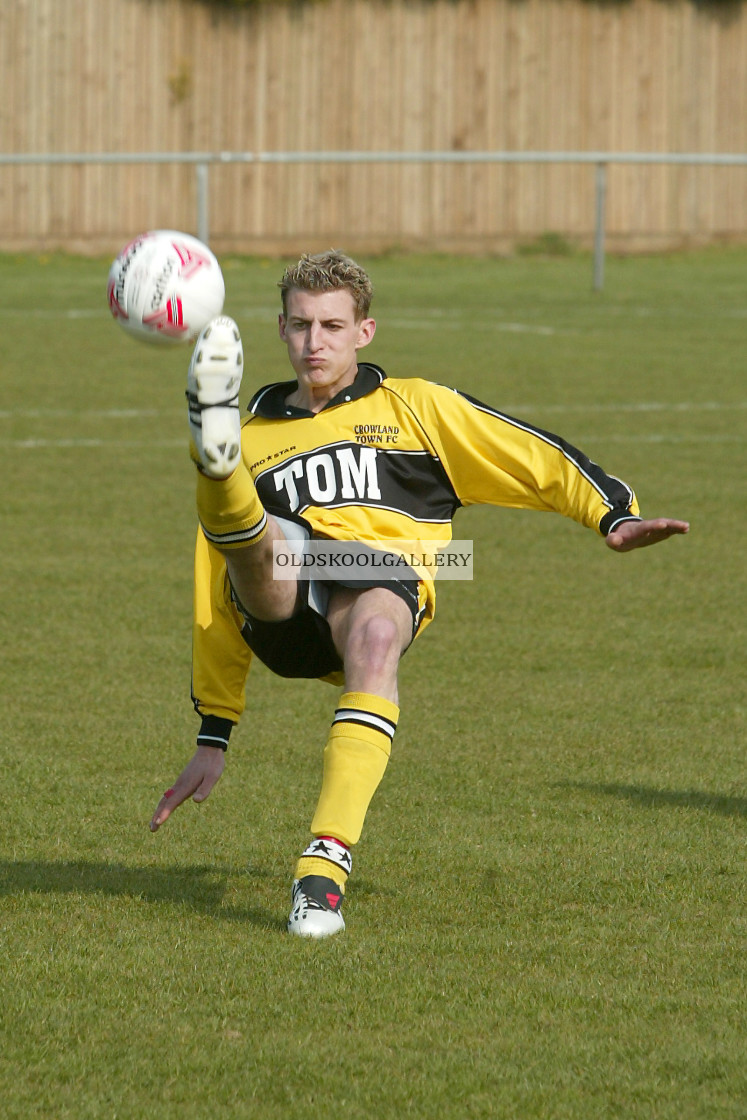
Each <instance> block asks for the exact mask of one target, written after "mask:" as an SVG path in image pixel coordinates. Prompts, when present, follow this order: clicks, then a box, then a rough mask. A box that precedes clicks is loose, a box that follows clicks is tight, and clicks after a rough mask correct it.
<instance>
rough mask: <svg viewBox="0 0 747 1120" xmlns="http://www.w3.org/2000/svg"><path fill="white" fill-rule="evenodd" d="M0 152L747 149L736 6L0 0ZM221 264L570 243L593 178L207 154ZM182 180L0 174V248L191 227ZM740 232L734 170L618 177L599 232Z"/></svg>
mask: <svg viewBox="0 0 747 1120" xmlns="http://www.w3.org/2000/svg"><path fill="white" fill-rule="evenodd" d="M0 60H1V61H0V68H1V69H0V73H1V75H2V91H3V97H2V104H1V105H0V155H2V154H3V153H5V154H7V153H13V152H16V153H29V152H42V153H47V152H56V153H62V152H88V153H91V152H164V151H203V152H216V151H221V150H230V151H239V150H245V151H249V152H259V151H273V150H283V151H314V150H325V151H344V150H350V149H355V150H366V151H393V150H408V151H422V150H439V151H459V152H469V151H487V150H511V151H563V150H573V151H588V150H593V151H615V152H694V153H695V152H733V153H743V152H747V8H745V7H744V6H743V5H741V4H739V3H737V2H735V0H726V2H724V3H723V4H719V3H717V2H715V3H709V4H708V5H702V4H701V5H696V4H694V3H692V2H691V0H618V2H616V3H611V2H599V3H595V2H592V0H317V2H315V3H302V2H301V3H298V4H292V5H286V4H283V5H278V6H276V5H273V4H272V3H264V4H261V5H259V6H257V7H251V8H249V9H248V10H247V9H241V10H232V9H227V8H220V7H216V6H215V5H209V4H205V3H202V2H200V0H0ZM210 177H211V178H210V188H211V189H210V206H211V212H210V230H211V243H212V244H213V246H214V247H215V248H216V249H217V250H218V251H219V252H225V251H229V250H236V251H252V252H262V253H275V252H281V253H285V252H295V251H296V250H297V249H302V248H311V249H313V248H317V247H320V246H328V245H330V244H338V245H343V246H345V247H346V248H348V249H350V250H351V251H375V250H379V249H383V248H387V247H391V246H403V247H427V248H436V249H448V250H459V251H475V250H484V251H492V250H501V249H504V248H507V247H510V246H512V245H515V244H516V243H517V242H522V241H527V242H528V241H531V240H533V239H535V238H537V237H539V236H541V235H542V234H544V233H546V232H548V231H552V232H554V233H557V234H561V235H563V236H564V237H567V238H569V239H572V240H574V241H577V242H579V243H586V244H588V243H590V241H591V237H592V234H593V229H594V176H593V171H592V170H591V169H590V168H588V167H584V166H574V165H538V164H526V165H522V164H512V165H501V164H484V163H475V164H469V163H466V164H454V165H449V164H415V163H412V164H332V163H328V164H325V163H316V164H302V163H300V164H299V163H292V164H259V163H247V164H236V163H234V164H226V165H218V166H214V167H212V168H211V172H210ZM195 214H196V197H195V176H194V168H193V167H191V166H184V167H180V166H177V165H169V166H144V165H132V166H125V165H117V166H97V165H95V164H86V165H76V166H72V167H71V166H56V165H55V166H34V167H25V166H23V167H9V166H2V165H0V249H21V248H37V249H39V248H52V247H57V246H62V247H66V248H70V249H74V250H77V251H88V252H103V251H109V250H112V249H114V248H116V247H118V246H119V245H120V244H121V243H122V242H124V241H125V240H126V239H127V238H129V237H130V236H131V235H132V234H133V232H136V231H138V230H141V229H144V228H149V227H150V228H153V227H158V226H167V227H176V228H184V229H194V228H195ZM717 238H722V239H727V238H732V239H737V238H741V239H745V238H747V168H745V167H724V166H719V167H680V166H666V167H660V166H655V165H652V166H648V165H646V166H640V165H635V166H633V165H631V166H625V165H615V166H614V167H612V168H611V169H610V173H609V183H608V194H607V242H608V245H610V246H611V247H613V248H620V249H624V248H629V249H633V250H634V249H642V248H655V247H662V246H670V245H677V244H682V243H688V242H689V243H692V242H704V241H709V240H713V239H717Z"/></svg>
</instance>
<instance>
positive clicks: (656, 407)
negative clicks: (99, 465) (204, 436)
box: [0, 400, 747, 420]
mask: <svg viewBox="0 0 747 1120" xmlns="http://www.w3.org/2000/svg"><path fill="white" fill-rule="evenodd" d="M744 409H747V400H745V401H669V402H666V401H628V402H626V403H620V404H590V403H584V402H579V403H578V404H573V403H569V404H543V403H537V402H536V401H535V402H534V403H529V402H527V401H525V402H524V403H523V404H507V405H501V406H500V410H501V412H506V413H508V414H509V415H517V414H518V415H521V414H524V415H536V414H537V413H542V412H551V413H588V414H589V415H596V414H597V413H607V412H609V413H618V412H641V413H642V412H665V413H677V412H691V413H699V412H741V411H744ZM179 415H181V411H180V410H179V409H177V408H176V407H174V408H89V409H73V408H11V409H0V420H21V419H23V420H65V419H69V418H70V417H75V418H76V419H80V420H83V419H91V420H148V419H153V420H157V419H160V418H161V417H169V416H170V417H175V416H179Z"/></svg>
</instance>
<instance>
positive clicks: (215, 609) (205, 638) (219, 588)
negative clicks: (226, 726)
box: [192, 529, 252, 741]
mask: <svg viewBox="0 0 747 1120" xmlns="http://www.w3.org/2000/svg"><path fill="white" fill-rule="evenodd" d="M240 627H241V620H240V617H239V614H238V612H237V610H236V608H235V606H234V604H233V603H232V602H231V598H230V594H229V590H228V577H227V575H226V565H225V561H224V560H223V557H222V556H221V554H220V553H219V552H218V550H217V549H216V548H214V547H213V546H212V545H211V544H210V543H209V542H208V541H207V540H206V538H205V536H204V534H203V532H202V530H201V529H200V530H198V533H197V544H196V547H195V578H194V620H193V631H192V701H193V703H194V706H195V709H196V710H197V712H198V713H199V714H200V715H201V716H202V717H203V723H204V722H205V717H217V718H218V719H220V720H228V721H230V723H232V724H234V723H238V721H239V719H240V717H241V714H242V712H243V711H244V704H245V697H244V688H245V685H246V679H247V675H248V673H249V667H250V665H251V659H252V653H251V650H250V649H249V647H248V646H247V644H246V642H245V641H244V639H243V638H242V636H241V629H240ZM198 741H199V740H198Z"/></svg>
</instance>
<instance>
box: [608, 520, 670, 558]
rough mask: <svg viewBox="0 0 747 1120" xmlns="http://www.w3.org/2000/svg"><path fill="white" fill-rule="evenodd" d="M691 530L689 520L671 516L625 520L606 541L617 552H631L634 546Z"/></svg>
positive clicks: (644, 545)
mask: <svg viewBox="0 0 747 1120" xmlns="http://www.w3.org/2000/svg"><path fill="white" fill-rule="evenodd" d="M689 530H690V525H689V523H688V522H687V521H673V520H672V519H671V518H670V517H657V518H655V519H654V520H652V521H623V522H622V523H621V524H620V525H618V527H617V528H616V529H614V530H613V531H612V532H611V533H609V534H608V536H607V537H605V541H606V543H607V546H608V547H609V548H611V549H613V550H614V551H615V552H630V551H631V550H632V549H634V548H646V547H647V546H648V545H650V544H658V543H659V541H665V540H667V538H668V537H673V536H677V535H678V534H680V533H687V532H689Z"/></svg>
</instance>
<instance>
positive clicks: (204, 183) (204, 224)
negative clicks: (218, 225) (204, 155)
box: [195, 163, 210, 245]
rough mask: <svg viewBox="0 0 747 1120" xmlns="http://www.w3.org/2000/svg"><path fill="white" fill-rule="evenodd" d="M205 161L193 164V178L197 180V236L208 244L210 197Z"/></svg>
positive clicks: (207, 170)
mask: <svg viewBox="0 0 747 1120" xmlns="http://www.w3.org/2000/svg"><path fill="white" fill-rule="evenodd" d="M208 173H209V165H208V164H207V163H196V164H195V178H196V182H197V236H198V237H199V239H200V241H202V243H203V244H204V245H207V244H209V242H208V238H209V236H210V226H209V220H208V214H209V205H210V198H209V192H208Z"/></svg>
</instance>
